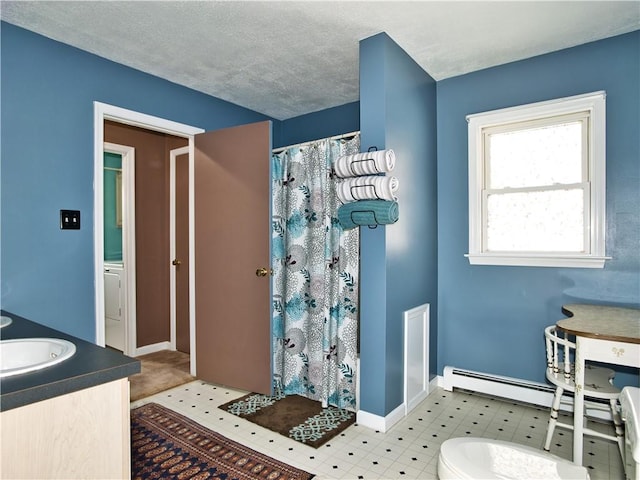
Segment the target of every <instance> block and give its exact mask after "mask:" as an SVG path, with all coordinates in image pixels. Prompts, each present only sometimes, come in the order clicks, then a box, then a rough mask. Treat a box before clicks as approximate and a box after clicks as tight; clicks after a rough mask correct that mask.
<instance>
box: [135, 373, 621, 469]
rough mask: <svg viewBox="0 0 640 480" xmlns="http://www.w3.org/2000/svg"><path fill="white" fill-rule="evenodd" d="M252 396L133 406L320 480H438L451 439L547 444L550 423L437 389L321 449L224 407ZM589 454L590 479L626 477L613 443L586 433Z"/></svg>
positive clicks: (203, 393)
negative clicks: (190, 424) (408, 408)
mask: <svg viewBox="0 0 640 480" xmlns="http://www.w3.org/2000/svg"><path fill="white" fill-rule="evenodd" d="M246 393H247V392H243V391H239V390H234V389H229V388H225V387H220V386H215V385H209V384H207V383H204V382H201V381H194V382H191V383H189V384H186V385H182V386H180V387H176V388H174V389H172V390H168V391H166V392H162V393H159V394H156V395H153V396H151V397H147V398H145V399H142V400H139V401H136V402H133V403H132V404H131V407H132V408H135V407H138V406H140V405H143V404H145V403H148V402H156V403H160V404H162V405H164V406H166V407H168V408H171V409H173V410H175V411H177V412H179V413H181V414H183V415H186V416H188V417H189V418H192V419H193V420H195V421H197V422H198V423H201V424H202V425H204V426H205V427H207V428H210V429H211V430H214V431H217V432H219V433H220V434H222V435H225V436H227V437H229V438H232V439H234V440H236V441H238V442H240V443H242V444H243V445H246V446H247V447H249V448H253V449H254V450H257V451H259V452H262V453H265V454H267V455H270V456H272V457H274V458H277V459H279V460H282V461H284V462H286V463H288V464H290V465H293V466H295V467H297V468H301V469H303V470H306V471H308V472H311V473H314V474H315V475H316V478H317V480H342V479H354V480H357V479H364V480H382V479H387V478H388V479H407V480H409V479H411V480H417V479H420V480H427V479H436V478H437V464H438V453H439V448H440V445H441V444H442V442H444V441H445V440H447V439H448V438H453V437H464V436H467V437H468V436H476V437H483V438H490V439H503V440H507V441H513V442H515V443H519V444H523V445H529V446H532V447H534V448H542V444H543V443H544V439H545V435H546V428H547V422H548V412H547V411H546V410H545V409H541V408H539V407H532V406H528V405H520V404H517V403H513V402H510V401H504V400H500V399H494V398H489V397H486V396H481V395H475V394H471V393H468V392H463V391H455V392H446V391H444V390H442V389H440V388H436V389H435V390H434V391H433V392H432V393H431V394H430V395H429V396H428V397H427V398H426V399H425V400H424V401H423V402H422V403H421V404H420V405H418V406H417V407H416V408H415V409H414V410H413V411H412V412H411V413H410V414H409V415H408V416H407V417H406V418H405V419H403V420H402V421H401V422H399V423H398V424H396V425H395V426H394V427H393V428H392V429H391V430H390V431H389V432H387V433H381V432H375V431H373V430H370V429H368V428H366V427H363V426H361V425H353V426H351V427H349V428H347V429H346V430H345V431H344V432H343V433H342V434H340V435H339V436H337V437H335V438H334V439H332V440H330V441H329V442H328V444H326V445H324V446H321V447H319V448H317V449H315V448H312V447H308V446H306V445H303V444H300V443H299V442H295V441H293V440H291V439H288V438H286V437H284V436H282V435H279V434H276V433H274V432H271V431H269V430H267V429H265V428H262V427H260V426H258V425H255V424H252V423H251V422H249V421H247V420H243V419H241V418H238V417H235V416H234V415H231V414H229V413H227V412H224V411H223V410H221V409H219V408H218V406H219V405H221V404H223V403H227V402H229V401H232V400H234V399H236V398H239V397H241V396H242V395H245V394H246ZM571 442H572V432H570V431H567V430H561V429H556V431H555V433H554V436H553V440H552V443H551V453H553V454H555V455H558V456H560V457H562V458H566V459H570V458H571V455H572V447H571ZM585 452H586V453H585V460H584V463H585V466H587V468H588V469H589V474H590V476H591V479H592V480H605V479H607V480H609V479H623V478H624V473H623V469H622V462H621V459H620V454H619V453H618V450H617V446H616V445H615V444H614V443H612V442H608V441H606V440H601V439H595V438H594V439H592V438H588V439H585Z"/></svg>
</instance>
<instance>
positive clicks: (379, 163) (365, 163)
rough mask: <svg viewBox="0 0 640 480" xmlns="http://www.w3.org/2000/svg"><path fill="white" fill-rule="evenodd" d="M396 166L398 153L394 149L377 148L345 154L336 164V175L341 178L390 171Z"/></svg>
mask: <svg viewBox="0 0 640 480" xmlns="http://www.w3.org/2000/svg"><path fill="white" fill-rule="evenodd" d="M395 166H396V155H395V153H393V150H376V151H373V152H365V153H356V154H355V155H344V156H342V157H340V158H339V159H338V160H337V161H336V164H335V165H334V167H335V170H336V175H338V177H340V178H348V177H359V176H362V175H376V174H378V173H389V172H391V171H392V170H393V168H394V167H395Z"/></svg>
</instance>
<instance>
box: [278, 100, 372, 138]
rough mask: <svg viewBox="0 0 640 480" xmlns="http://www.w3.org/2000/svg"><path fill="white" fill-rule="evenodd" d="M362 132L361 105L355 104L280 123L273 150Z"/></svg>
mask: <svg viewBox="0 0 640 480" xmlns="http://www.w3.org/2000/svg"><path fill="white" fill-rule="evenodd" d="M357 130H360V103H359V102H353V103H347V104H345V105H341V106H339V107H333V108H327V109H326V110H320V111H319V112H313V113H308V114H306V115H300V116H299V117H294V118H290V119H287V120H283V121H282V122H280V125H279V127H278V130H277V132H276V129H275V128H274V139H273V148H278V147H285V146H288V145H295V144H297V143H303V142H308V141H310V140H318V139H321V138H327V137H333V136H335V135H342V134H343V133H350V132H355V131H357Z"/></svg>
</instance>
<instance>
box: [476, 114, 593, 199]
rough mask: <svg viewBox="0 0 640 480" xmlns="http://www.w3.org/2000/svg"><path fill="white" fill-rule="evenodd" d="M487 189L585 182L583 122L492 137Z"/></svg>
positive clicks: (496, 134) (498, 134)
mask: <svg viewBox="0 0 640 480" xmlns="http://www.w3.org/2000/svg"><path fill="white" fill-rule="evenodd" d="M488 137H489V138H488V141H489V171H488V181H487V188H490V189H498V188H509V187H510V188H518V187H532V186H546V185H554V184H559V183H560V184H570V183H580V182H582V122H581V121H576V122H570V123H561V124H556V125H548V126H543V127H536V128H527V129H522V130H514V131H510V132H504V133H493V134H490V135H488Z"/></svg>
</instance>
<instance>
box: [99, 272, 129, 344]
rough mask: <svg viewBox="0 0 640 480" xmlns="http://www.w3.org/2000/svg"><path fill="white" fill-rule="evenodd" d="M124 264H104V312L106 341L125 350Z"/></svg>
mask: <svg viewBox="0 0 640 480" xmlns="http://www.w3.org/2000/svg"><path fill="white" fill-rule="evenodd" d="M124 278H125V277H124V264H123V263H122V262H109V263H105V264H104V314H105V343H106V344H107V345H108V346H109V347H112V348H115V349H117V350H120V351H124V337H125V318H126V317H125V288H124Z"/></svg>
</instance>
